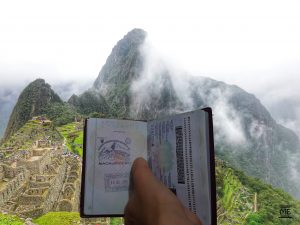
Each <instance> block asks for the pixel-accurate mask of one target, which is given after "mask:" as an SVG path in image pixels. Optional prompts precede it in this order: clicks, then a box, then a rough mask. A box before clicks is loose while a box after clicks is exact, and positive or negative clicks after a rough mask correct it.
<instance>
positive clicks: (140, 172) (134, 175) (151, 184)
mask: <svg viewBox="0 0 300 225" xmlns="http://www.w3.org/2000/svg"><path fill="white" fill-rule="evenodd" d="M131 179H132V180H131V182H132V188H133V189H134V191H136V192H139V191H142V192H143V193H149V192H154V191H155V190H156V189H157V188H161V187H160V183H159V182H158V181H157V179H156V178H155V177H154V175H153V174H152V172H151V170H150V168H149V167H148V164H147V161H146V160H145V159H143V158H137V159H136V160H134V162H133V165H132V169H131Z"/></svg>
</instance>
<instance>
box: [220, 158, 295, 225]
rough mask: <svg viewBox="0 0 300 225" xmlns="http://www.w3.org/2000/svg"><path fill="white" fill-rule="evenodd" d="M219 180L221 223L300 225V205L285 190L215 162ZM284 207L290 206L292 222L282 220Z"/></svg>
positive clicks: (222, 162)
mask: <svg viewBox="0 0 300 225" xmlns="http://www.w3.org/2000/svg"><path fill="white" fill-rule="evenodd" d="M216 181H217V202H218V207H217V208H218V221H219V222H218V223H219V224H247V225H260V224H261V225H262V224H267V225H268V224H270V225H271V224H290V225H296V224H300V202H299V201H297V200H295V199H294V198H293V197H291V196H290V195H289V194H288V193H286V192H284V191H283V190H281V189H276V188H273V187H272V186H271V185H269V184H265V183H263V182H262V181H261V180H259V179H257V178H253V177H249V176H246V175H245V174H244V173H243V172H241V171H239V170H236V169H234V168H232V167H230V166H229V165H228V164H227V163H226V162H224V161H221V160H216ZM255 193H256V194H257V211H256V212H254V210H253V205H254V204H255V203H254V200H253V199H254V194H255ZM283 206H289V208H290V210H291V216H292V217H293V218H292V219H284V218H279V217H280V209H281V208H282V207H283Z"/></svg>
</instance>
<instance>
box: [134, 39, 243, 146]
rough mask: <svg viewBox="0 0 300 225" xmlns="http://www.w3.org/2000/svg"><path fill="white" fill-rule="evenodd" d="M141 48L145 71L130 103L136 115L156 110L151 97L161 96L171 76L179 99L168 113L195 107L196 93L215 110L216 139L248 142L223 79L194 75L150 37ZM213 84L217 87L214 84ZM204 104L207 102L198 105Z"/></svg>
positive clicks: (136, 83) (136, 82)
mask: <svg viewBox="0 0 300 225" xmlns="http://www.w3.org/2000/svg"><path fill="white" fill-rule="evenodd" d="M140 51H141V54H142V56H143V58H144V70H143V71H142V74H141V76H140V78H139V79H138V80H136V81H134V82H133V84H132V86H131V91H132V96H134V97H133V99H132V105H131V112H132V113H133V114H135V115H137V114H139V112H140V111H141V110H143V109H147V110H148V111H152V113H154V112H153V110H155V109H154V108H153V107H152V108H151V105H149V103H150V102H151V99H152V100H153V99H155V98H158V97H160V96H159V95H161V91H162V89H163V88H164V87H165V81H164V79H170V81H171V84H170V85H171V86H172V87H173V88H174V90H175V93H174V94H175V95H176V96H177V97H178V99H179V101H178V104H177V105H176V106H175V107H174V108H171V109H170V110H169V114H174V113H178V112H182V111H183V110H184V111H189V110H193V109H195V101H194V99H193V98H192V95H193V92H196V94H197V95H199V97H200V98H201V99H203V102H205V103H206V104H209V105H208V106H210V107H212V109H213V113H214V125H215V131H216V138H217V139H222V141H224V142H226V143H228V144H237V145H238V144H244V143H245V142H246V138H245V134H244V131H243V127H242V124H241V119H240V116H239V114H238V113H237V112H236V111H235V110H234V108H233V107H232V106H231V105H230V103H229V99H230V97H231V95H232V92H231V90H230V88H225V85H224V84H223V83H221V82H217V81H212V80H210V79H207V78H204V77H194V76H192V75H191V74H189V73H188V72H187V71H185V70H184V69H182V68H180V66H178V65H177V64H176V62H174V61H172V59H170V58H168V57H166V56H164V55H163V54H161V52H159V51H158V50H157V49H156V48H155V46H154V45H153V44H152V42H151V41H150V40H149V39H146V40H145V43H144V44H143V45H142V46H141V48H140ZM195 84H196V86H195ZM215 84H220V85H219V86H218V85H217V86H216V85H215ZM214 85H215V87H212V86H214ZM205 106H207V105H201V106H197V107H198V108H199V107H200V108H201V107H205ZM155 113H156V112H155Z"/></svg>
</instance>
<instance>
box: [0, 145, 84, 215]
mask: <svg viewBox="0 0 300 225" xmlns="http://www.w3.org/2000/svg"><path fill="white" fill-rule="evenodd" d="M47 143H49V142H47ZM60 144H61V143H60ZM37 147H44V148H37ZM52 147H53V146H52ZM24 151H25V150H24ZM17 154H19V153H16V156H17ZM62 155H63V148H62V146H60V145H55V148H49V146H47V145H46V142H45V143H44V142H43V143H42V144H40V143H39V142H37V143H36V144H35V145H34V146H33V148H32V149H30V151H28V150H26V155H24V157H22V156H21V157H19V156H18V157H14V159H12V160H11V162H9V163H10V164H9V165H10V166H9V165H5V164H3V165H0V182H2V185H3V186H2V188H1V186H0V206H1V209H2V210H4V211H6V212H10V213H16V214H18V215H19V216H21V217H31V218H35V217H38V216H41V215H43V214H45V213H47V212H49V211H76V212H78V210H79V200H80V183H81V161H80V159H79V157H78V156H76V155H74V154H73V153H70V154H69V156H62ZM25 156H26V157H25ZM31 157H36V158H33V159H32V158H31ZM30 159H32V160H30ZM12 165H13V166H12ZM0 185H1V183H0ZM3 187H4V188H3Z"/></svg>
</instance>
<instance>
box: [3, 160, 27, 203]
mask: <svg viewBox="0 0 300 225" xmlns="http://www.w3.org/2000/svg"><path fill="white" fill-rule="evenodd" d="M0 168H2V181H1V182H3V179H5V178H10V180H8V181H7V182H6V184H5V188H3V189H1V190H0V205H3V204H4V203H5V202H6V201H8V200H9V199H10V198H12V197H14V196H15V195H16V193H17V192H18V191H19V189H20V188H22V187H23V186H24V185H26V183H27V182H28V180H29V176H30V173H29V171H28V170H25V169H24V168H22V170H20V171H21V172H20V173H18V174H14V173H15V171H18V170H15V169H14V168H9V167H8V166H6V165H1V166H0ZM3 172H4V173H3ZM6 175H8V177H7V176H6ZM14 175H15V176H14ZM11 176H13V178H12V179H11Z"/></svg>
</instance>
